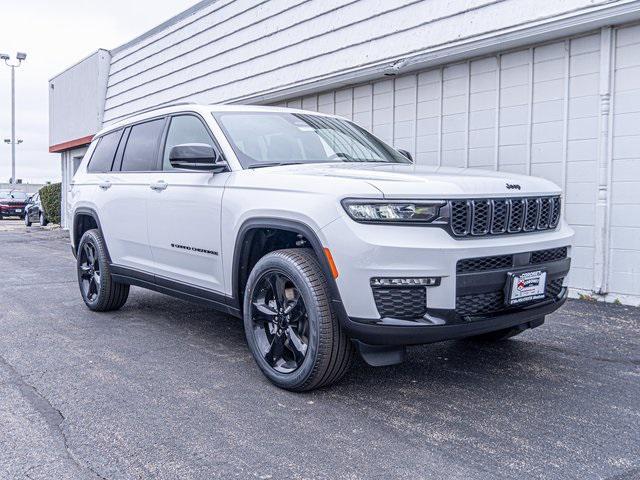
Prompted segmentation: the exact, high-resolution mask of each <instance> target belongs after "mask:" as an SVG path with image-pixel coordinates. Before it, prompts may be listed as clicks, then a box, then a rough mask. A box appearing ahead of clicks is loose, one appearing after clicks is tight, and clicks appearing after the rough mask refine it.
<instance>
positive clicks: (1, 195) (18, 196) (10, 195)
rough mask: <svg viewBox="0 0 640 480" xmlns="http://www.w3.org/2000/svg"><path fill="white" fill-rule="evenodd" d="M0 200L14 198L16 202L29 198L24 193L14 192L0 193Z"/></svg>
mask: <svg viewBox="0 0 640 480" xmlns="http://www.w3.org/2000/svg"><path fill="white" fill-rule="evenodd" d="M0 198H4V199H7V198H15V199H17V200H26V199H27V198H29V195H27V194H26V193H24V192H18V191H14V192H0Z"/></svg>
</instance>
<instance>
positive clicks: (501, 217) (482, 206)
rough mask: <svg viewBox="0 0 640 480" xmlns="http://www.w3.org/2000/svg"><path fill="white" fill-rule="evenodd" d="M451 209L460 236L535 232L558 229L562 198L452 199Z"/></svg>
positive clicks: (452, 222)
mask: <svg viewBox="0 0 640 480" xmlns="http://www.w3.org/2000/svg"><path fill="white" fill-rule="evenodd" d="M449 210H450V220H449V227H450V229H451V232H452V233H453V235H454V236H456V237H467V236H474V237H476V236H483V235H501V234H504V233H523V232H533V231H535V230H549V229H553V228H556V226H557V225H558V222H559V221H560V197H559V196H556V197H527V198H499V199H492V200H488V199H473V200H452V201H450V202H449Z"/></svg>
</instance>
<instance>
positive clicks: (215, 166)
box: [169, 143, 227, 172]
mask: <svg viewBox="0 0 640 480" xmlns="http://www.w3.org/2000/svg"><path fill="white" fill-rule="evenodd" d="M169 162H170V163H171V166H172V167H173V168H179V169H183V170H200V171H207V172H222V171H224V170H226V168H227V164H226V163H224V162H223V161H221V159H220V158H219V157H218V154H217V153H216V151H215V149H214V148H213V147H212V146H211V145H207V144H206V143H183V144H181V145H175V146H174V147H171V150H170V151H169Z"/></svg>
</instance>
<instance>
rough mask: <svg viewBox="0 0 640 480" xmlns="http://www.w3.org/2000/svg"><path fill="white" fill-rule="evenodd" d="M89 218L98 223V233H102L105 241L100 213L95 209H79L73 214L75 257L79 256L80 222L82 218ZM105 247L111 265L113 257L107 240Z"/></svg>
mask: <svg viewBox="0 0 640 480" xmlns="http://www.w3.org/2000/svg"><path fill="white" fill-rule="evenodd" d="M81 215H83V216H89V217H92V218H93V220H94V221H95V222H96V225H97V226H98V231H99V232H100V235H102V238H103V239H104V238H105V237H104V232H103V231H102V225H101V224H100V217H99V216H98V212H96V211H95V210H94V209H93V208H90V207H78V208H77V209H76V210H75V211H74V212H73V224H72V225H73V237H72V239H71V249H72V250H73V255H74V256H75V255H77V253H78V242H79V241H80V237H79V236H78V234H77V232H78V222H79V220H80V216H81ZM104 246H105V250H106V253H107V261H108V262H109V263H111V255H110V254H109V247H108V246H107V242H106V240H105V243H104Z"/></svg>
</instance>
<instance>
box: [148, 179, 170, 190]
mask: <svg viewBox="0 0 640 480" xmlns="http://www.w3.org/2000/svg"><path fill="white" fill-rule="evenodd" d="M149 187H151V190H156V191H160V190H164V189H165V188H167V182H165V181H164V180H160V181H158V182H156V183H152V184H151V185H149Z"/></svg>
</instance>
